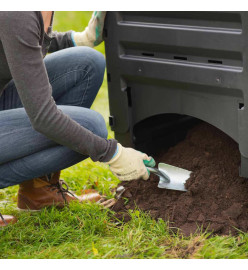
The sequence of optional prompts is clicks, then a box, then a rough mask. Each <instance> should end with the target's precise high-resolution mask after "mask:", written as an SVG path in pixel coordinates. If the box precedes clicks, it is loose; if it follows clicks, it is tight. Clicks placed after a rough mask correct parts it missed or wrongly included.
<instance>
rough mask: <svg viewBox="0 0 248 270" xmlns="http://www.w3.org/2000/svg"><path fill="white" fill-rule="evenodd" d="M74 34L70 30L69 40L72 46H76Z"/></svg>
mask: <svg viewBox="0 0 248 270" xmlns="http://www.w3.org/2000/svg"><path fill="white" fill-rule="evenodd" d="M74 35H75V32H74V31H72V32H71V41H72V44H73V45H74V47H77V44H76V42H75V39H74Z"/></svg>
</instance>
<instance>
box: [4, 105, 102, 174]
mask: <svg viewBox="0 0 248 270" xmlns="http://www.w3.org/2000/svg"><path fill="white" fill-rule="evenodd" d="M58 108H59V109H60V110H62V111H63V112H64V113H65V114H67V115H69V116H70V117H71V118H72V119H73V120H75V121H76V122H78V123H79V124H80V125H81V126H83V127H85V128H86V129H88V130H90V131H92V132H93V133H94V134H96V135H98V136H101V137H103V138H107V128H106V124H105V121H104V119H103V117H102V116H101V115H100V114H99V113H97V112H95V111H93V110H91V109H87V108H82V107H75V106H58ZM57 145H58V144H57V143H56V142H54V141H52V140H50V139H48V138H47V137H46V136H44V135H42V134H41V133H39V132H37V131H35V130H34V129H33V128H32V126H31V124H30V121H29V119H28V116H27V114H26V112H25V110H24V108H19V109H12V110H5V111H0V153H1V154H0V164H4V163H6V162H10V161H13V160H16V159H20V158H23V157H26V156H29V155H32V154H34V153H37V152H39V151H42V150H45V149H47V148H50V147H54V146H57ZM44 158H45V157H44ZM0 177H1V176H0Z"/></svg>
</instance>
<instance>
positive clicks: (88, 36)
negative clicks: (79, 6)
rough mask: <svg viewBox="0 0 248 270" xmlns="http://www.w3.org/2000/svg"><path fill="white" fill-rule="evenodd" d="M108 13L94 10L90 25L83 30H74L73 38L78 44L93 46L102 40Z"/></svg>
mask: <svg viewBox="0 0 248 270" xmlns="http://www.w3.org/2000/svg"><path fill="white" fill-rule="evenodd" d="M106 13H107V12H106V11H94V12H93V14H92V17H91V19H90V21H89V24H88V26H87V27H86V28H85V30H84V31H83V32H72V40H73V41H74V43H75V45H76V46H88V47H92V48H93V47H94V46H97V45H99V44H100V43H101V42H102V40H103V38H102V33H103V26H104V20H105V16H106Z"/></svg>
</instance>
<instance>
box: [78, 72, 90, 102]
mask: <svg viewBox="0 0 248 270" xmlns="http://www.w3.org/2000/svg"><path fill="white" fill-rule="evenodd" d="M86 76H87V77H88V82H87V85H86V89H85V91H84V94H83V97H82V99H81V102H80V106H82V104H83V102H84V97H85V95H86V92H87V91H88V86H89V81H90V76H89V75H88V73H87V74H86V75H85V77H86Z"/></svg>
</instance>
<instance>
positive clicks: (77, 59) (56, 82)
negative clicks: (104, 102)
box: [45, 47, 105, 108]
mask: <svg viewBox="0 0 248 270" xmlns="http://www.w3.org/2000/svg"><path fill="white" fill-rule="evenodd" d="M45 65H46V69H47V73H48V77H49V80H50V83H51V85H52V89H53V98H54V100H55V102H56V104H58V105H72V106H80V107H86V108H90V106H91V105H92V103H93V101H94V99H95V97H96V94H97V93H98V91H99V89H100V87H101V84H102V81H103V76H104V71H105V59H104V56H103V55H102V54H101V53H99V52H98V51H96V50H94V49H92V48H89V47H73V48H68V49H65V50H61V51H58V52H55V53H52V54H50V55H48V56H46V57H45Z"/></svg>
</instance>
